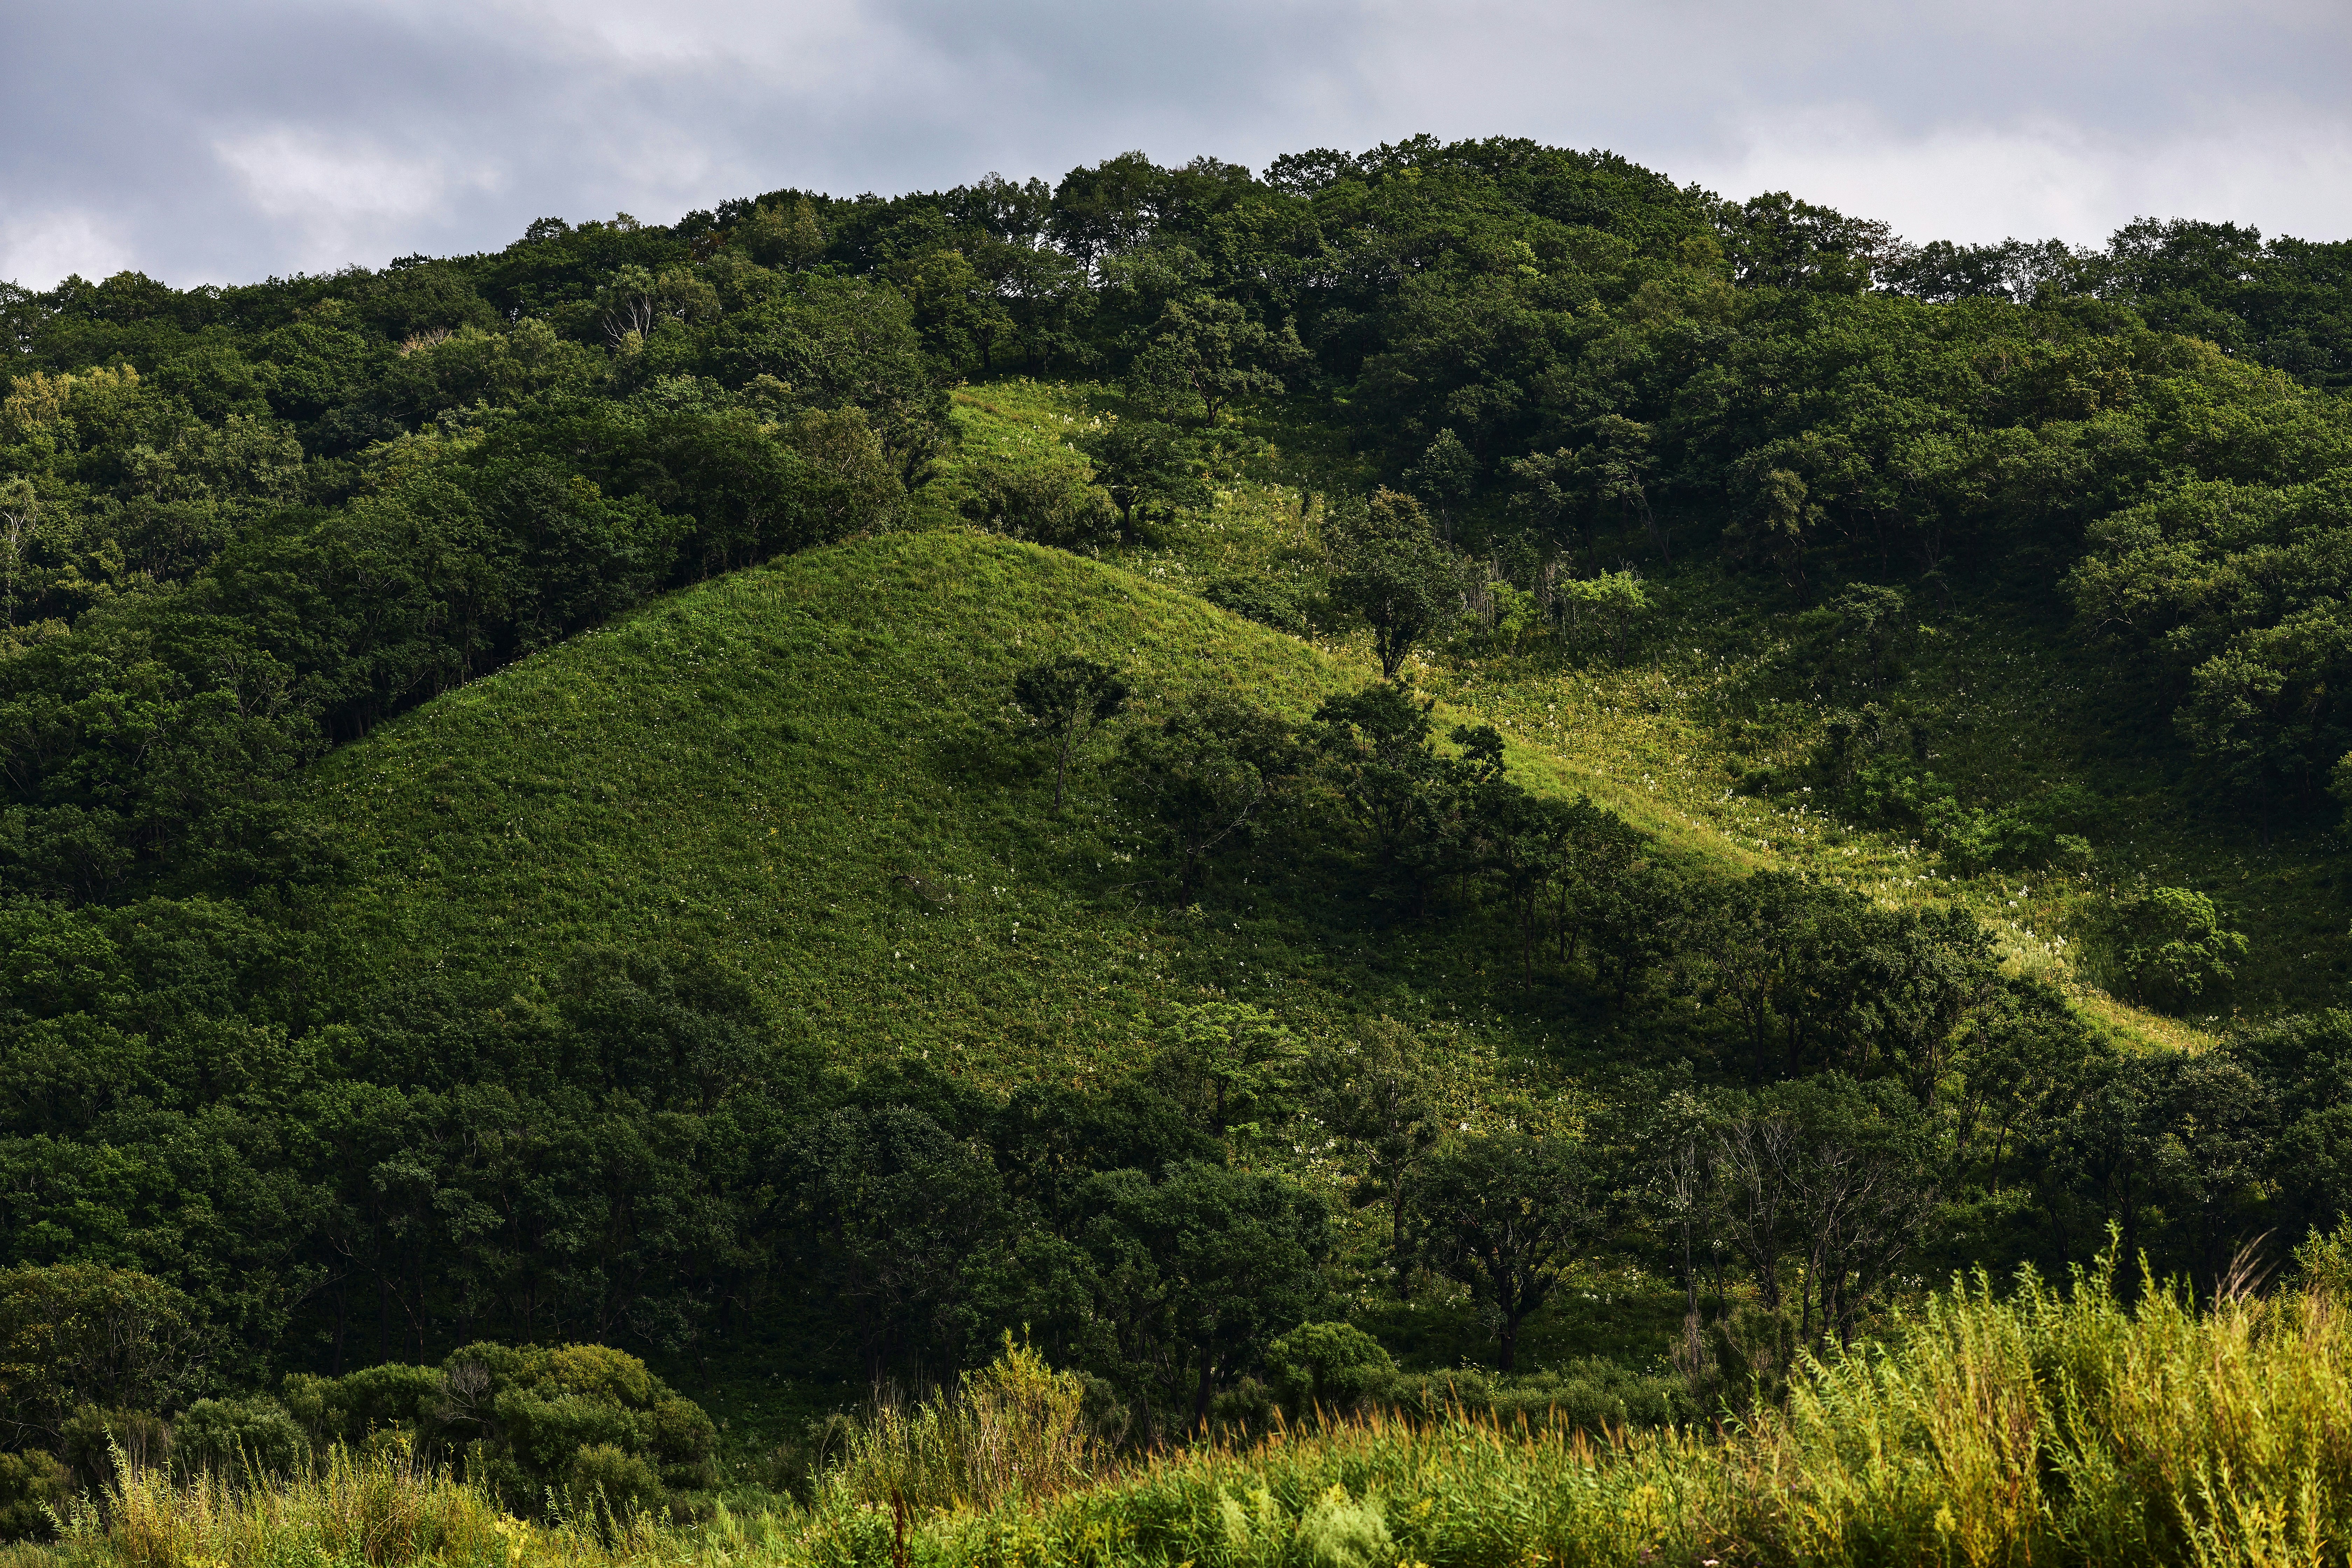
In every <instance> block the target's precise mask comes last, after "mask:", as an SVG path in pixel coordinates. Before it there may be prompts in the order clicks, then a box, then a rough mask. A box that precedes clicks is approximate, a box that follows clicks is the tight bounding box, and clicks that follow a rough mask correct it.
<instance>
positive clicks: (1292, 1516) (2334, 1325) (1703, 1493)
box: [65, 1274, 2352, 1568]
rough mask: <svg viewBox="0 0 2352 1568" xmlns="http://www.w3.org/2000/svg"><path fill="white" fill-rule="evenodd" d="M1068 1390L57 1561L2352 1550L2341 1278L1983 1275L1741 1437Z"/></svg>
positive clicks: (147, 1514)
mask: <svg viewBox="0 0 2352 1568" xmlns="http://www.w3.org/2000/svg"><path fill="white" fill-rule="evenodd" d="M992 1380H993V1381H992ZM1070 1388H1071V1384H1070V1382H1069V1381H1068V1380H1066V1379H1063V1378H1059V1377H1057V1376H1056V1375H1055V1374H1054V1373H1051V1372H1050V1371H1048V1370H1046V1369H1045V1368H1043V1367H1042V1366H1038V1365H1036V1364H1035V1363H1034V1362H1029V1363H1014V1362H1013V1358H1012V1357H1010V1356H1008V1358H1007V1361H1006V1362H1005V1363H1000V1365H999V1368H998V1369H994V1370H993V1371H992V1373H989V1374H985V1375H983V1376H982V1377H981V1378H978V1379H975V1380H973V1381H972V1382H971V1383H969V1384H967V1385H966V1386H965V1387H964V1388H963V1389H962V1390H961V1391H959V1392H958V1394H955V1395H952V1396H950V1398H949V1399H946V1400H944V1401H941V1402H939V1403H936V1404H934V1405H929V1406H924V1407H919V1408H918V1409H916V1410H913V1411H902V1412H898V1413H897V1414H896V1415H887V1416H884V1417H881V1418H877V1420H876V1421H875V1422H874V1423H873V1424H872V1425H871V1426H869V1428H868V1429H867V1430H866V1433H864V1434H863V1435H862V1436H861V1437H860V1438H859V1439H858V1441H857V1442H856V1443H855V1444H853V1445H852V1447H851V1449H850V1452H849V1454H848V1456H847V1458H846V1460H845V1463H844V1464H843V1465H842V1466H841V1467H840V1468H839V1469H838V1470H837V1471H835V1473H834V1474H833V1475H831V1476H830V1477H829V1478H828V1479H827V1481H826V1484H825V1485H824V1487H823V1488H822V1489H820V1492H819V1495H818V1500H817V1501H816V1503H815V1504H814V1506H813V1507H812V1508H810V1509H808V1510H803V1511H798V1512H793V1513H791V1514H788V1515H781V1516H763V1517H761V1518H759V1519H756V1520H749V1521H747V1520H740V1519H736V1518H733V1517H730V1516H729V1515H727V1514H726V1513H725V1512H724V1511H723V1510H722V1511H721V1512H720V1513H719V1516H718V1517H717V1518H716V1519H714V1520H713V1521H710V1522H709V1523H708V1524H706V1525H703V1526H699V1527H695V1528H674V1527H670V1526H667V1525H656V1524H654V1523H652V1522H651V1521H634V1522H627V1523H624V1524H622V1525H619V1526H617V1527H616V1526H611V1525H608V1526H607V1527H606V1528H604V1529H603V1530H597V1529H592V1528H582V1527H577V1526H564V1525H557V1526H554V1527H549V1526H544V1525H538V1524H529V1523H524V1522H521V1521H513V1520H507V1519H503V1518H501V1517H500V1516H499V1514H498V1513H497V1510H495V1509H494V1508H492V1507H491V1506H490V1505H489V1504H488V1501H487V1500H484V1499H483V1498H482V1497H481V1496H480V1495H479V1494H478V1493H476V1492H473V1491H471V1490H469V1489H467V1488H465V1487H464V1486H463V1485H462V1484H460V1483H457V1482H455V1481H452V1480H450V1479H447V1478H446V1477H444V1476H439V1475H436V1474H434V1473H431V1472H426V1471H422V1470H417V1469H415V1468H403V1467H402V1466H401V1465H400V1464H399V1463H398V1462H397V1461H396V1460H394V1459H382V1458H371V1459H366V1460H341V1461H338V1462H337V1464H336V1465H331V1466H329V1467H326V1468H323V1469H322V1470H321V1471H320V1473H318V1474H316V1475H314V1476H311V1477H309V1478H306V1479H302V1480H300V1481H299V1482H294V1483H288V1484H284V1485H278V1486H259V1487H255V1488H249V1489H236V1488H232V1487H226V1486H223V1485H220V1484H218V1483H203V1484H198V1485H195V1486H192V1487H184V1488H172V1487H168V1486H165V1485H163V1483H162V1482H161V1481H160V1480H155V1479H150V1478H136V1479H132V1480H131V1481H129V1482H126V1483H125V1484H124V1485H123V1487H122V1488H121V1489H120V1491H119V1492H118V1493H116V1494H115V1495H114V1496H112V1497H111V1498H110V1499H108V1500H106V1502H105V1505H104V1507H103V1509H102V1510H100V1511H99V1512H94V1513H89V1514H85V1515H83V1516H81V1517H80V1520H79V1522H78V1524H77V1525H76V1528H75V1529H73V1530H72V1531H69V1532H68V1540H67V1542H66V1543H65V1550H66V1551H67V1552H68V1553H70V1554H73V1555H75V1556H77V1557H87V1558H88V1559H89V1560H90V1562H91V1563H92V1564H93V1568H96V1565H97V1564H99V1563H106V1564H121V1565H124V1568H262V1565H265V1564H267V1565H269V1568H277V1565H278V1564H287V1565H289V1568H290V1565H292V1564H297V1563H321V1564H327V1563H337V1564H341V1563H350V1564H357V1563H362V1562H364V1563H372V1564H381V1565H383V1568H402V1565H404V1564H407V1563H420V1562H437V1563H453V1564H474V1563H480V1564H482V1565H483V1568H525V1565H526V1564H531V1563H575V1562H577V1563H593V1564H598V1565H599V1568H605V1565H609V1568H635V1565H637V1564H646V1565H648V1568H650V1565H652V1564H656V1563H676V1564H681V1565H684V1564H696V1565H698V1568H731V1565H733V1564H738V1563H741V1564H747V1565H748V1564H769V1563H774V1564H779V1565H782V1564H800V1563H807V1564H812V1565H822V1568H836V1565H837V1568H852V1565H860V1564H868V1563H871V1564H877V1565H879V1564H891V1565H893V1568H912V1565H914V1564H926V1563H936V1564H943V1565H944V1564H974V1565H981V1564H1003V1565H1005V1568H1012V1565H1014V1564H1024V1565H1026V1564H1045V1563H1055V1564H1061V1563H1069V1564H1103V1565H1110V1564H1126V1563H1151V1564H1165V1565H1168V1568H1175V1565H1177V1564H1181V1563H1192V1564H1195V1565H1196V1568H1215V1565H1234V1568H1238V1565H1243V1564H1265V1565H1268V1568H1275V1565H1283V1568H1287V1565H1293V1564H1297V1565H1301V1568H1304V1565H1310V1564H1311V1565H1318V1568H1402V1565H1404V1564H1412V1563H1423V1564H1427V1565H1429V1568H1454V1565H1457V1564H1458V1565H1462V1568H1474V1565H1475V1568H1485V1565H1493V1568H1505V1565H1510V1568H1517V1565H1521V1564H1531V1563H1573V1564H1627V1565H1633V1564H1643V1563H1649V1564H1665V1563H1685V1564H1693V1565H1699V1564H1706V1563H1717V1564H1719V1565H1720V1568H1733V1565H1735V1564H1780V1563H1788V1564H1795V1563H1831V1564H1855V1565H1860V1564H1889V1563H1938V1564H1942V1563H1953V1564H2027V1563H2032V1564H2074V1563H2086V1564H2087V1563H2100V1564H2108V1563H2112V1564H2137V1563H2181V1564H2193V1565H2196V1568H2207V1565H2213V1564H2223V1563H2231V1564H2250V1565H2251V1564H2273V1563H2279V1564H2284V1563H2344V1562H2347V1559H2352V1320H2347V1307H2346V1304H2345V1298H2344V1297H2343V1295H2342V1294H2341V1293H2340V1292H2339V1291H2338V1290H2336V1289H2326V1288H2321V1289H2310V1290H2305V1291H2297V1292H2290V1293H2286V1294H2283V1295H2280V1296H2277V1297H2273V1298H2271V1299H2268V1300H2236V1301H2226V1302H2223V1303H2221V1305H2220V1306H2218V1307H2216V1308H2215V1309H2213V1310H2210V1311H2209V1310H2198V1309H2197V1308H2195V1307H2193V1306H2192V1305H2190V1304H2189V1303H2188V1302H2186V1301H2184V1300H2181V1299H2180V1298H2179V1297H2177V1296H2174V1295H2170V1294H2168V1293H2166V1292H2163V1291H2161V1290H2153V1289H2151V1290H2149V1291H2147V1292H2146V1293H2145V1294H2144V1295H2143V1296H2142V1298H2141V1300H2139V1302H2138V1303H2137V1305H2132V1306H2126V1304H2125V1303H2124V1302H2123V1301H2122V1300H2119V1299H2118V1297H2117V1296H2116V1293H2115V1291H2114V1290H2113V1289H2112V1288H2111V1282H2110V1280H2109V1279H2107V1278H2106V1277H2105V1275H2104V1274H2095V1275H2093V1276H2090V1277H2089V1278H2087V1279H2078V1280H2076V1281H2075V1283H2074V1286H2073V1287H2072V1288H2071V1289H2064V1290H2059V1289H2051V1288H2048V1287H2046V1286H2043V1285H2041V1284H2039V1283H2037V1282H2034V1281H2032V1280H2027V1281H2025V1282H2023V1283H2021V1285H2020V1287H2019V1288H2018V1289H2016V1290H2014V1291H2012V1292H2010V1293H2009V1294H2008V1295H2006V1296H2005V1297H2002V1298H2000V1299H1996V1298H1995V1296H1994V1295H1993V1293H1992V1292H1991V1291H1990V1289H1989V1288H1988V1287H1987V1285H1986V1282H1985V1281H1984V1280H1982V1279H1978V1280H1976V1281H1974V1282H1972V1283H1969V1284H1965V1285H1960V1286H1957V1287H1956V1288H1955V1289H1953V1290H1951V1291H1950V1292H1948V1293H1947V1294H1944V1295H1941V1296H1938V1297H1936V1298H1934V1299H1932V1300H1929V1301H1928V1302H1927V1304H1926V1305H1925V1306H1924V1307H1923V1308H1922V1309H1920V1310H1918V1311H1917V1312H1916V1313H1915V1314H1914V1315H1913V1316H1912V1317H1911V1318H1909V1319H1908V1320H1907V1321H1905V1322H1903V1323H1901V1324H1899V1325H1898V1326H1897V1327H1896V1330H1895V1332H1894V1333H1893V1335H1892V1336H1891V1337H1890V1338H1889V1339H1888V1340H1887V1341H1886V1342H1885V1343H1883V1344H1881V1345H1879V1346H1876V1347H1874V1348H1872V1349H1870V1350H1868V1351H1865V1352H1858V1353H1856V1354H1854V1355H1853V1356H1850V1357H1846V1358H1844V1359H1843V1360H1840V1361H1838V1362H1837V1363H1834V1364H1832V1365H1827V1366H1821V1367H1814V1368H1811V1369H1809V1370H1808V1371H1807V1372H1806V1373H1804V1374H1803V1375H1802V1376H1801V1377H1800V1378H1798V1379H1797V1380H1796V1383H1795V1386H1794V1389H1793V1392H1792V1394H1791V1395H1790V1400H1789V1403H1788V1404H1787V1405H1786V1406H1785V1407H1784V1408H1780V1409H1773V1410H1768V1411H1766V1412H1764V1413H1763V1414H1760V1415H1758V1416H1756V1417H1755V1418H1754V1419H1753V1420H1752V1421H1751V1422H1749V1423H1748V1425H1746V1426H1730V1427H1728V1428H1727V1429H1726V1430H1724V1431H1722V1432H1721V1433H1717V1432H1714V1431H1711V1430H1710V1431H1694V1430H1687V1429H1685V1430H1672V1429H1669V1430H1662V1431H1654V1432H1636V1433H1620V1434H1615V1435H1612V1436H1608V1437H1605V1438H1602V1439H1598V1440H1596V1439H1592V1438H1590V1437H1587V1436H1582V1435H1580V1434H1577V1433H1573V1432H1563V1431H1560V1430H1557V1429H1551V1428H1543V1429H1534V1428H1529V1427H1526V1426H1504V1425H1500V1424H1497V1423H1495V1422H1492V1421H1488V1420H1483V1419H1477V1418H1473V1417H1469V1416H1464V1415H1454V1416H1452V1417H1449V1418H1446V1419H1444V1420H1440V1421H1436V1422H1431V1423H1425V1424H1420V1425H1414V1424H1411V1423H1407V1422H1403V1421H1399V1420H1393V1419H1379V1418H1373V1419H1366V1420H1360V1421H1352V1422H1347V1423H1335V1424H1331V1425H1328V1426H1315V1427H1300V1428H1296V1429H1293V1430H1289V1431H1285V1432H1278V1433H1276V1434H1275V1435H1274V1436H1271V1437H1269V1438H1267V1439H1265V1440H1264V1441H1261V1442H1257V1443H1254V1444H1249V1445H1245V1446H1234V1445H1216V1444H1203V1445H1201V1446H1198V1447H1193V1448H1191V1449H1188V1450H1185V1451H1183V1452H1181V1453H1175V1454H1171V1455H1167V1456H1164V1457H1160V1458H1156V1459H1153V1460H1151V1461H1150V1462H1148V1463H1139V1464H1136V1465H1134V1466H1133V1467H1132V1468H1129V1469H1126V1470H1124V1471H1117V1472H1114V1471H1112V1470H1110V1469H1109V1468H1107V1466H1106V1464H1105V1462H1104V1460H1103V1459H1102V1458H1101V1456H1099V1455H1098V1454H1096V1453H1094V1452H1093V1451H1091V1450H1089V1449H1088V1448H1087V1447H1086V1445H1085V1443H1084V1439H1083V1435H1082V1428H1081V1425H1080V1423H1079V1422H1078V1421H1077V1418H1076V1416H1077V1412H1076V1405H1075V1403H1074V1402H1073V1401H1072V1398H1071V1396H1070ZM983 1408H985V1409H986V1410H987V1411H989V1412H992V1414H986V1415H983ZM992 1423H993V1425H992ZM1024 1423H1030V1424H1034V1430H1021V1429H1017V1428H1020V1427H1021V1426H1023V1424H1024Z"/></svg>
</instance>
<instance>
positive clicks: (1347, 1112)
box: [1318, 1015, 1441, 1296]
mask: <svg viewBox="0 0 2352 1568" xmlns="http://www.w3.org/2000/svg"><path fill="white" fill-rule="evenodd" d="M1318 1077H1319V1078H1320V1079H1321V1081H1322V1083H1323V1085H1324V1089H1323V1102H1322V1110H1323V1121H1324V1124H1325V1125H1326V1126H1328V1127H1329V1128H1330V1129H1331V1131H1334V1132H1337V1133H1338V1134H1339V1136H1340V1137H1342V1138H1345V1139H1347V1140H1348V1141H1349V1142H1351V1143H1353V1144H1354V1145H1355V1146H1356V1157H1357V1158H1358V1159H1359V1160H1360V1161H1361V1162H1362V1163H1363V1174H1362V1175H1360V1176H1359V1177H1358V1178H1357V1180H1356V1184H1355V1185H1354V1186H1353V1187H1351V1188H1350V1189H1349V1193H1348V1199H1349V1202H1350V1203H1352V1204H1354V1205H1356V1206H1357V1207H1359V1208H1361V1207H1363V1206H1364V1205H1368V1204H1375V1203H1384V1204H1386V1205H1389V1259H1390V1266H1391V1268H1393V1269H1394V1270H1395V1271H1396V1280H1397V1293H1398V1294H1399V1295H1400V1296H1410V1295H1411V1293H1412V1290H1411V1285H1412V1258H1410V1257H1409V1256H1408V1254H1407V1251H1406V1247H1405V1194H1407V1193H1408V1192H1409V1191H1410V1190H1411V1188H1412V1176H1413V1173H1414V1172H1415V1171H1416V1170H1418V1169H1419V1168H1420V1166H1421V1163H1422V1161H1423V1159H1425V1158H1426V1157H1427V1156H1428V1154H1429V1152H1430V1150H1431V1149H1432V1148H1433V1147H1434V1146H1435V1145H1436V1142H1437V1136H1438V1132H1439V1131H1440V1121H1441V1118H1440V1113H1439V1110H1438V1104H1437V1085H1436V1080H1435V1075H1434V1074H1433V1073H1432V1072H1431V1070H1430V1068H1429V1064H1428V1063H1427V1061H1426V1060H1425V1059H1424V1058H1423V1055H1422V1050H1421V1042H1420V1041H1419V1040H1417V1039H1415V1038H1414V1037H1413V1035H1412V1031H1411V1030H1409V1029H1407V1028H1406V1027H1405V1026H1403V1025H1402V1024H1400V1023H1398V1022H1397V1021H1396V1020H1395V1019H1393V1018H1391V1017H1388V1016H1385V1015H1383V1016H1381V1017H1379V1018H1373V1019H1367V1020H1365V1021H1364V1022H1363V1023H1361V1024H1360V1025H1358V1026H1357V1028H1356V1039H1355V1043H1354V1044H1353V1045H1352V1046H1351V1047H1345V1048H1342V1049H1340V1050H1337V1051H1333V1052H1331V1053H1329V1054H1328V1057H1327V1058H1326V1059H1325V1061H1324V1063H1323V1067H1322V1070H1321V1072H1320V1073H1319V1074H1318Z"/></svg>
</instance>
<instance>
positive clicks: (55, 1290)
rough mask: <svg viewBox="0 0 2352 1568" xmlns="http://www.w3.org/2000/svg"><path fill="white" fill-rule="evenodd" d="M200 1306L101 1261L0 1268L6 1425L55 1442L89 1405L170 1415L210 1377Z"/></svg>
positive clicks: (0, 1373) (1, 1403)
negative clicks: (78, 1411) (68, 1420)
mask: <svg viewBox="0 0 2352 1568" xmlns="http://www.w3.org/2000/svg"><path fill="white" fill-rule="evenodd" d="M204 1345H205V1333H204V1328H203V1324H202V1322H201V1321H200V1319H199V1317H198V1314H197V1311H196V1307H195V1303H194V1302H193V1301H190V1300H188V1299H187V1297H185V1296H184V1295H182V1294H181V1293H180V1292H179V1291H177V1290H175V1289H172V1287H170V1286H169V1285H166V1284H163V1282H162V1281H161V1280H157V1279H149V1278H148V1277H147V1276H146V1275H144V1274H140V1273H136V1272H134V1271H132V1270H131V1269H128V1268H104V1267H102V1266H100V1265H98V1264H93V1263H57V1264H50V1265H47V1266H46V1267H43V1268H10V1269H6V1270H0V1422H5V1425H6V1426H8V1427H9V1428H11V1429H12V1430H13V1431H14V1433H15V1435H16V1436H17V1437H18V1438H19V1439H22V1438H24V1437H27V1436H41V1437H50V1438H54V1437H56V1436H58V1435H59V1432H60V1430H61V1427H62V1424H63V1423H64V1421H65V1419H66V1418H67V1416H68V1414H69V1413H71V1412H73V1411H74V1410H76V1409H78V1408H79V1407H80V1406H82V1405H100V1406H104V1407H109V1408H132V1409H146V1410H168V1409H171V1408H173V1406H175V1405H177V1404H178V1403H179V1401H180V1400H181V1399H182V1398H184V1397H185V1395H186V1394H188V1392H190V1390H191V1389H192V1387H193V1385H194V1384H195V1382H196V1380H197V1378H198V1377H200V1376H201V1375H202V1371H203V1365H204V1354H203V1352H204Z"/></svg>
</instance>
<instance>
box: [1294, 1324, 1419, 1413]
mask: <svg viewBox="0 0 2352 1568" xmlns="http://www.w3.org/2000/svg"><path fill="white" fill-rule="evenodd" d="M1265 1360H1266V1369H1267V1378H1266V1381H1267V1382H1268V1384H1271V1385H1272V1387H1273V1390H1274V1395H1275V1397H1276V1398H1277V1399H1279V1400H1280V1401H1281V1402H1282V1407H1283V1409H1284V1410H1285V1411H1286V1412H1287V1413H1288V1414H1289V1415H1291V1416H1292V1417H1293V1418H1294V1419H1296V1418H1297V1417H1298V1416H1300V1415H1306V1414H1307V1412H1309V1411H1312V1410H1324V1411H1332V1412H1339V1411H1349V1410H1354V1409H1358V1408H1360V1407H1361V1406H1363V1405H1368V1404H1370V1403H1371V1402H1373V1401H1376V1400H1381V1399H1385V1398H1386V1397H1388V1396H1389V1394H1391V1392H1393V1391H1394V1389H1395V1387H1396V1382H1397V1368H1396V1363H1395V1362H1394V1361H1393V1360H1391V1359H1390V1356H1389V1352H1387V1351H1386V1350H1384V1349H1382V1348H1381V1342H1379V1341H1378V1340H1376V1339H1374V1338H1372V1336H1371V1335H1370V1334H1368V1333H1366V1332H1364V1331H1363V1330H1361V1329H1360V1328H1357V1327H1356V1326H1355V1325H1354V1324H1352V1323H1301V1324H1300V1325H1298V1327H1297V1328H1295V1329H1293V1330H1291V1331H1289V1332H1288V1333H1286V1334H1285V1335H1283V1336H1282V1337H1281V1338H1280V1339H1278V1340H1276V1341H1275V1342H1274V1343H1273V1344H1271V1345H1269V1346H1267V1347H1266V1352H1265Z"/></svg>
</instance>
